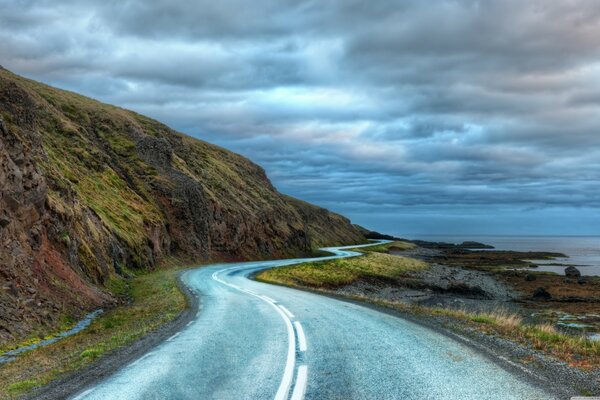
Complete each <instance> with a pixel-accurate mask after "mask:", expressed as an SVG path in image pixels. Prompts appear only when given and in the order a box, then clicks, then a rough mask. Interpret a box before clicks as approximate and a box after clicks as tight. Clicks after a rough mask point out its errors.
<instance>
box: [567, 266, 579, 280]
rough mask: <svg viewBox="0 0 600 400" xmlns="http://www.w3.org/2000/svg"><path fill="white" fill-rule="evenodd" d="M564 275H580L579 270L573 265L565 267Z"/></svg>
mask: <svg viewBox="0 0 600 400" xmlns="http://www.w3.org/2000/svg"><path fill="white" fill-rule="evenodd" d="M565 276H566V277H568V278H575V279H577V278H580V277H581V272H580V271H579V270H578V269H577V268H575V267H573V266H569V267H567V268H565Z"/></svg>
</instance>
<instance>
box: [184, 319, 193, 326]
mask: <svg viewBox="0 0 600 400" xmlns="http://www.w3.org/2000/svg"><path fill="white" fill-rule="evenodd" d="M193 323H194V321H193V320H192V321H190V322H188V323H187V325H186V326H190V325H191V324H193Z"/></svg>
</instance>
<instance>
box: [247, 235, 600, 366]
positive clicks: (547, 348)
mask: <svg viewBox="0 0 600 400" xmlns="http://www.w3.org/2000/svg"><path fill="white" fill-rule="evenodd" d="M387 245H392V244H391V243H390V244H387ZM383 246H385V245H383ZM375 247H376V248H377V247H379V246H375ZM360 250H361V251H363V250H366V249H362V248H361V249H360ZM370 250H371V252H368V253H366V254H365V255H363V256H360V257H354V258H347V259H338V260H331V261H323V262H312V263H307V264H299V265H294V266H289V267H283V268H275V269H271V270H266V271H263V272H261V273H259V274H258V275H257V277H256V278H257V280H259V281H263V282H268V283H274V284H280V285H286V286H292V287H299V288H307V289H311V290H316V291H321V292H324V293H330V294H335V295H338V296H339V295H340V294H341V293H340V292H339V291H336V290H335V289H338V288H342V287H344V286H345V285H350V284H353V283H357V282H360V281H364V282H370V281H372V280H373V279H379V280H382V281H387V282H394V281H396V282H400V283H401V279H402V274H403V273H404V272H407V271H409V270H414V269H420V268H426V266H427V264H426V263H424V262H422V261H418V260H414V259H411V258H407V257H399V256H392V255H389V254H382V253H377V251H378V250H381V249H376V250H375V252H373V248H370ZM384 250H385V248H384ZM345 297H348V298H351V299H353V300H359V301H365V302H368V303H371V304H375V305H378V306H383V307H388V308H392V309H395V310H398V311H401V312H403V313H406V314H409V315H413V316H417V317H430V318H437V317H442V318H446V319H448V318H449V319H451V320H452V321H453V322H454V323H451V324H449V325H450V326H454V327H455V328H458V329H460V330H461V331H465V330H475V331H479V332H483V333H485V334H488V335H494V336H497V337H501V338H504V339H508V340H511V341H513V342H517V343H520V344H522V345H525V346H530V347H532V348H534V349H536V350H539V351H541V352H542V353H544V354H546V355H550V356H552V357H554V358H556V359H558V360H561V361H565V362H567V363H568V364H569V365H570V366H573V367H577V368H582V369H586V370H590V369H595V368H600V342H599V341H592V340H590V339H588V338H585V337H574V336H570V335H566V334H563V333H560V332H558V331H557V330H556V329H555V328H554V327H552V326H551V325H534V324H527V323H524V322H523V321H522V319H521V317H519V316H517V315H512V314H509V313H506V312H503V311H498V312H495V313H474V312H467V311H458V310H451V309H446V308H434V307H425V306H420V305H409V304H406V303H401V302H392V301H384V300H381V299H376V298H370V297H369V296H368V294H367V293H365V294H364V295H363V296H360V297H359V296H349V295H346V296H345ZM443 324H444V325H448V324H446V323H445V322H444V323H443ZM523 361H524V362H526V360H523Z"/></svg>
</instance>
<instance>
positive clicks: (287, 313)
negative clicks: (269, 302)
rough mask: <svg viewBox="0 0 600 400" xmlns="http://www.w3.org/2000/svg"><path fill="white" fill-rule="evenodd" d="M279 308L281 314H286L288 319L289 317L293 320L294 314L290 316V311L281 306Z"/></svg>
mask: <svg viewBox="0 0 600 400" xmlns="http://www.w3.org/2000/svg"><path fill="white" fill-rule="evenodd" d="M279 308H281V310H282V311H283V312H284V313H285V314H286V315H287V316H288V317H290V318H294V314H292V313H291V312H290V310H288V309H287V308H285V307H284V306H282V305H279Z"/></svg>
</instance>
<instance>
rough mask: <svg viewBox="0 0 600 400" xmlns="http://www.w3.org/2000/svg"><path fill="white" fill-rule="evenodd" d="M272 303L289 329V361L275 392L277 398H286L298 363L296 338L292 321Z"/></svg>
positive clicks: (281, 399) (279, 399) (277, 399)
mask: <svg viewBox="0 0 600 400" xmlns="http://www.w3.org/2000/svg"><path fill="white" fill-rule="evenodd" d="M269 304H271V305H272V306H273V307H274V308H275V310H277V312H278V313H279V315H281V318H283V320H284V321H285V326H286V327H287V331H288V344H289V345H288V355H287V362H286V364H285V369H284V371H283V378H281V383H280V384H279V389H277V394H275V400H285V399H287V397H288V394H289V392H290V387H291V386H292V378H293V377H294V365H296V339H295V336H294V328H293V327H292V321H290V319H289V318H288V317H287V315H285V313H284V312H283V311H281V309H279V307H277V306H276V305H275V304H273V303H269Z"/></svg>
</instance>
